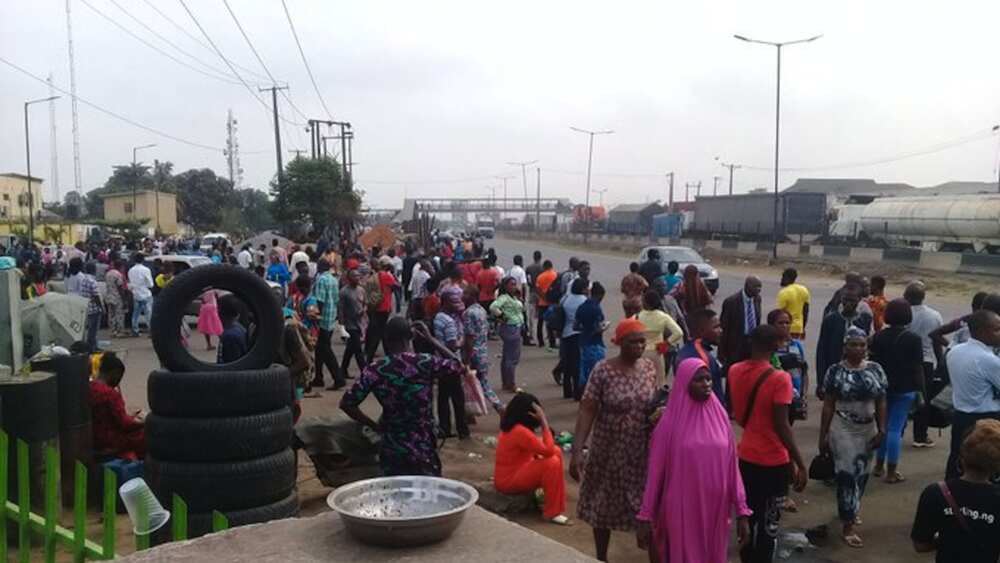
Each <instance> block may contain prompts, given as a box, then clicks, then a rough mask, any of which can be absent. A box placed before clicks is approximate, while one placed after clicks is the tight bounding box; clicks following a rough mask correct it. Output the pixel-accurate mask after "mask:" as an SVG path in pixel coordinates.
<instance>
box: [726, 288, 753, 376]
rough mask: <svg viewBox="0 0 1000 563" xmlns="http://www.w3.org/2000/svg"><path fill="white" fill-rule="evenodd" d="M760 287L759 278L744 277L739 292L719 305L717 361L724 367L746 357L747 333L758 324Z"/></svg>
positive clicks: (747, 353) (747, 354) (748, 344)
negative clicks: (720, 328) (719, 327)
mask: <svg viewBox="0 0 1000 563" xmlns="http://www.w3.org/2000/svg"><path fill="white" fill-rule="evenodd" d="M761 287H762V284H761V281H760V278H758V277H757V276H748V277H747V279H746V281H745V282H744V283H743V289H742V290H740V291H738V292H736V293H734V294H733V295H730V296H729V297H727V298H726V300H725V301H723V302H722V314H721V315H720V318H719V320H720V321H721V324H722V339H721V340H720V342H719V359H720V360H722V363H723V364H725V365H726V366H727V367H728V366H731V365H733V364H735V363H736V362H742V361H743V360H746V359H748V358H749V357H750V332H752V331H753V329H755V328H757V327H758V326H760V324H761V315H760V290H761Z"/></svg>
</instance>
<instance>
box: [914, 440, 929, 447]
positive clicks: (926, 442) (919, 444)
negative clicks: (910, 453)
mask: <svg viewBox="0 0 1000 563" xmlns="http://www.w3.org/2000/svg"><path fill="white" fill-rule="evenodd" d="M913 447H914V448H933V447H934V440H931V439H927V440H922V441H917V440H914V441H913Z"/></svg>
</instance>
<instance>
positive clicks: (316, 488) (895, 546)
mask: <svg viewBox="0 0 1000 563" xmlns="http://www.w3.org/2000/svg"><path fill="white" fill-rule="evenodd" d="M490 242H491V243H492V245H493V246H494V247H495V248H496V251H497V254H498V255H499V257H500V264H501V265H502V266H503V267H504V268H509V267H510V265H511V264H512V258H513V256H514V255H515V254H521V255H522V256H524V258H525V262H526V263H528V262H530V260H531V253H532V251H533V250H535V249H538V250H541V251H542V253H543V254H544V256H545V258H547V259H551V260H553V263H554V264H555V265H556V268H557V269H559V270H560V271H562V270H564V269H566V267H567V264H568V261H569V258H570V256H574V255H575V256H579V257H580V258H582V259H586V260H589V261H590V262H591V266H592V275H591V277H592V279H594V280H596V281H600V282H601V283H603V284H604V285H605V286H606V287H607V288H608V296H607V298H606V300H605V305H604V309H605V314H606V315H607V316H608V318H609V320H611V321H613V322H616V321H618V320H619V319H620V318H621V316H622V311H621V295H620V292H619V290H618V286H619V283H620V281H621V278H622V276H623V275H624V274H625V272H627V271H628V264H629V262H630V261H631V260H634V259H635V257H632V256H625V255H622V254H612V253H602V252H583V251H581V250H580V249H579V248H573V249H568V248H562V247H559V246H557V245H553V244H535V243H533V242H530V241H527V242H526V241H514V240H504V239H498V240H493V241H490ZM719 270H720V289H719V292H718V294H717V297H716V304H717V306H721V302H722V299H724V298H725V296H728V295H731V294H732V293H734V292H736V291H738V290H739V289H740V288H741V286H742V283H743V280H744V278H745V276H746V275H748V274H750V273H754V274H757V275H758V276H760V277H761V279H762V280H763V282H764V289H763V305H764V309H765V310H769V309H770V308H772V307H773V306H774V297H775V295H776V294H777V292H778V289H779V287H778V280H779V277H780V268H770V267H766V266H763V265H759V264H751V263H747V264H746V265H743V266H739V267H733V266H722V267H720V268H719ZM865 273H869V274H870V273H872V272H865ZM800 281H801V282H802V283H804V284H805V285H806V286H807V287H809V289H810V291H811V292H812V302H813V304H814V308H815V309H816V310H821V309H822V307H823V306H824V305H825V304H826V303H827V301H828V300H829V299H830V296H831V295H832V293H833V291H834V290H835V289H836V288H837V287H839V286H840V285H841V282H840V280H836V279H831V278H829V277H825V276H818V275H815V276H814V275H809V274H803V275H802V276H800ZM932 290H933V288H932ZM901 292H902V288H899V287H891V288H890V291H889V293H890V295H894V296H895V295H900V293H901ZM968 299H969V298H968V297H966V296H951V297H948V296H935V295H934V294H933V291H932V294H931V298H930V299H929V300H928V303H929V304H930V305H932V306H934V307H935V308H938V309H939V310H940V311H941V313H942V315H943V316H944V317H945V319H949V318H951V317H952V316H954V315H958V314H961V313H963V312H964V311H965V310H966V308H967V305H965V303H966V302H967V301H968ZM818 330H819V318H818V315H814V316H813V318H812V319H810V322H809V325H808V328H807V340H806V343H807V347H808V356H809V358H813V356H814V352H813V343H814V342H815V338H816V335H817V334H818ZM101 338H102V339H103V338H106V336H105V335H104V334H102V336H101ZM190 343H191V348H192V349H193V350H194V351H195V353H196V354H197V355H198V356H200V357H202V358H203V359H205V360H208V361H211V359H212V358H214V354H215V352H208V351H205V350H204V348H205V342H204V339H203V338H202V337H201V336H200V335H197V334H195V335H193V336H192V337H191V339H190ZM112 348H113V349H116V350H119V351H120V353H122V354H123V355H124V360H125V363H126V366H127V374H126V377H125V380H124V381H123V385H122V387H123V391H124V394H125V397H126V401H127V403H128V407H129V408H131V409H135V408H143V409H146V408H147V405H146V379H147V374H148V373H149V371H150V370H151V369H153V368H155V367H157V366H158V361H157V360H156V357H155V354H154V353H153V351H152V346H151V345H150V341H149V339H148V337H145V336H144V337H141V338H122V339H116V340H114V341H113V342H112ZM490 348H491V356H492V359H493V366H492V368H491V370H490V379H491V381H492V383H493V384H494V386H495V387H496V388H498V389H499V387H500V381H499V380H500V377H499V364H500V360H499V352H500V349H499V343H498V342H490ZM334 349H335V351H336V354H337V357H338V358H339V357H341V354H342V353H343V346H342V344H341V343H340V342H335V344H334ZM608 352H609V354H615V353H617V351H616V349H615V348H614V346H613V345H610V344H609V350H608ZM556 361H557V357H556V355H555V354H552V353H550V352H546V351H545V350H543V349H540V348H537V347H533V348H525V349H524V351H523V354H522V359H521V363H520V365H519V366H518V370H517V382H518V385H519V386H520V387H523V388H525V389H526V390H528V391H530V392H532V393H534V394H535V395H536V396H538V397H539V399H540V400H541V401H542V404H543V405H544V407H545V410H546V413H547V415H548V418H549V420H550V422H551V424H552V426H553V428H554V429H555V430H556V431H557V432H558V431H561V430H570V431H572V430H573V426H574V423H575V420H576V414H577V403H575V402H573V401H567V400H564V399H562V393H561V387H557V386H556V385H555V383H554V382H553V381H552V376H551V374H550V372H551V369H552V368H553V367H554V366H555V364H556ZM352 373H354V372H353V371H352ZM327 379H328V380H329V375H327ZM341 395H342V392H340V391H338V392H331V391H325V392H323V396H322V398H315V399H306V400H304V401H303V404H302V406H303V415H304V416H330V415H338V413H339V409H338V407H337V405H338V403H339V400H340V397H341ZM508 397H509V394H507V393H501V398H504V399H507V398H508ZM809 407H810V417H809V420H807V421H805V422H804V423H796V425H795V427H794V429H795V435H796V441H797V443H798V444H799V447H800V449H801V451H802V455H803V457H804V458H805V459H806V462H807V463H808V462H809V460H810V459H811V458H812V457H813V456H814V455H815V453H816V441H817V438H818V430H819V407H820V405H819V402H818V401H816V400H813V401H812V402H810V404H809ZM363 408H364V409H365V411H366V412H368V413H369V414H370V415H372V416H377V415H378V414H379V407H378V404H377V403H376V402H375V400H374V399H369V400H368V401H366V402H365V403H364V405H363ZM497 431H498V429H497V420H496V418H495V416H490V417H486V418H484V419H481V420H480V422H479V424H478V425H476V426H474V427H473V439H472V440H468V441H462V442H459V441H454V440H449V441H448V443H447V444H446V445H445V447H444V449H443V451H442V453H441V456H442V459H443V461H444V473H445V476H446V477H452V478H458V479H464V480H468V481H478V482H489V480H490V479H491V478H492V469H493V462H494V459H493V455H494V451H493V449H492V448H491V447H489V446H487V445H486V444H485V443H484V441H483V440H484V438H487V437H490V436H495V435H496V433H497ZM949 435H950V434H949V433H948V431H945V433H944V434H943V435H942V436H941V437H940V438H938V437H937V434H936V433H934V432H933V431H932V437H934V438H935V439H936V440H937V441H938V446H937V447H936V448H933V449H930V450H917V449H913V448H911V447H910V445H909V442H910V433H909V432H907V436H906V441H905V445H904V448H903V455H902V459H901V462H900V471H902V472H903V473H904V474H905V475H906V477H907V479H908V480H907V481H906V482H905V483H902V484H899V485H893V486H889V485H885V484H883V483H882V482H880V481H877V480H873V481H872V482H871V483H870V484H869V487H868V491H867V493H866V495H865V497H864V499H863V501H862V505H863V508H862V518H863V520H864V524H863V526H862V527H861V529H860V534H861V535H862V537H863V538H864V539H865V541H866V547H865V548H864V549H861V550H852V549H850V548H847V547H846V546H844V545H843V544H842V543H841V542H840V541H839V539H838V538H839V524H838V523H837V521H836V500H835V496H834V491H833V490H832V489H830V488H827V487H825V486H823V485H822V484H820V483H817V482H810V484H809V486H808V488H807V489H806V491H805V492H804V493H803V494H801V495H798V494H797V495H795V496H794V498H795V500H796V501H797V502H798V504H799V512H798V513H795V514H785V515H784V516H783V519H782V529H783V531H795V530H799V531H801V530H804V529H807V528H810V527H813V526H817V525H820V524H825V525H827V526H829V530H830V540H829V544H828V545H827V546H826V547H823V548H820V549H809V550H807V551H806V552H804V553H786V554H784V555H786V556H787V558H781V557H779V559H778V561H794V562H805V561H852V562H855V563H867V562H871V563H874V562H879V563H883V562H910V561H931V560H933V557H927V556H918V555H917V554H915V553H914V552H913V550H912V547H911V545H910V541H909V531H910V525H911V523H912V519H913V514H914V510H915V507H916V503H917V498H918V497H919V494H920V491H921V490H922V489H923V487H924V486H925V485H927V484H929V483H933V482H935V481H937V480H939V479H941V478H942V475H943V468H944V463H945V458H946V456H947V440H948V438H949ZM566 479H567V497H568V507H567V514H568V515H569V516H570V517H571V518H573V519H574V520H575V519H576V501H577V498H578V494H579V487H578V485H577V484H576V483H574V482H573V481H572V480H571V479H570V478H569V477H568V475H567V477H566ZM328 493H329V489H327V488H324V487H323V486H322V485H321V484H319V482H318V481H317V480H316V478H315V473H314V471H313V470H312V468H311V464H310V463H309V461H308V459H307V458H306V457H305V456H301V457H300V473H299V498H300V501H301V503H302V514H303V515H310V514H315V513H318V512H321V511H326V510H328V509H327V508H326V505H325V501H324V498H325V496H326V494H328ZM514 519H515V520H516V521H517V522H518V523H520V524H522V525H524V526H527V527H529V528H531V529H533V530H535V531H537V532H539V533H541V534H543V535H545V536H547V537H550V538H552V539H554V540H556V541H559V542H561V543H564V544H567V545H571V546H573V547H575V548H576V549H579V550H580V551H582V552H583V553H587V554H591V555H592V554H593V540H592V536H591V530H590V528H589V527H588V526H586V525H585V524H584V523H582V522H579V521H576V522H575V523H574V525H572V526H568V527H563V526H555V525H552V524H547V523H544V522H541V519H540V517H539V516H538V515H536V514H527V515H519V516H516V517H514ZM123 525H124V524H123ZM484 533H486V532H484ZM779 555H781V554H779ZM610 557H611V560H613V561H635V562H644V561H646V560H647V559H646V556H645V554H644V553H643V552H641V551H639V550H638V549H637V548H636V546H635V538H634V536H633V535H631V534H623V533H615V534H614V535H613V539H612V544H611V551H610ZM730 560H731V561H736V560H737V558H736V557H735V555H731V557H730Z"/></svg>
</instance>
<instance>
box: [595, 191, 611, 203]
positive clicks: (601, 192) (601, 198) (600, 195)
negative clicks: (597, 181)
mask: <svg viewBox="0 0 1000 563" xmlns="http://www.w3.org/2000/svg"><path fill="white" fill-rule="evenodd" d="M594 192H595V193H596V194H597V197H598V198H599V199H598V203H597V205H599V206H600V207H604V194H606V193H607V192H608V188H600V189H597V188H594Z"/></svg>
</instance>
